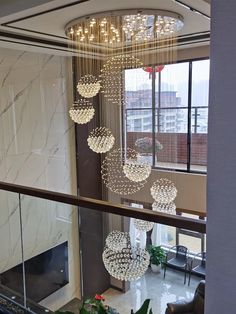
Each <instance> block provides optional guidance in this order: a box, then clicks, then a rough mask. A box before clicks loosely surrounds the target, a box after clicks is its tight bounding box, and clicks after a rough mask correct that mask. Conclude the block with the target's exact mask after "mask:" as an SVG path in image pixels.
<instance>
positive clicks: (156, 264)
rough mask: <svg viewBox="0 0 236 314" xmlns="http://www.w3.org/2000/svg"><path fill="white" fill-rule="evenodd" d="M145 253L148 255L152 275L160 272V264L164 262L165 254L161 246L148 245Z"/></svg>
mask: <svg viewBox="0 0 236 314" xmlns="http://www.w3.org/2000/svg"><path fill="white" fill-rule="evenodd" d="M147 251H148V253H149V254H150V263H151V269H152V271H153V272H154V273H158V272H160V270H161V267H162V264H163V263H164V262H165V259H166V253H165V251H164V250H163V248H162V247H161V246H155V245H149V246H148V247H147Z"/></svg>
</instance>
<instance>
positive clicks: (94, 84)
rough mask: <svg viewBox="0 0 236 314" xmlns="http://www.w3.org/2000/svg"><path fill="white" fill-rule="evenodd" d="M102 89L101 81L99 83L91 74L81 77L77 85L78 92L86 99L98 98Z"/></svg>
mask: <svg viewBox="0 0 236 314" xmlns="http://www.w3.org/2000/svg"><path fill="white" fill-rule="evenodd" d="M100 88H101V85H100V81H98V79H97V78H96V77H95V76H93V75H91V74H86V75H85V76H83V77H81V79H80V80H79V82H78V84H77V90H78V92H79V94H80V95H81V96H82V97H84V98H91V97H94V96H96V95H97V93H98V92H99V90H100Z"/></svg>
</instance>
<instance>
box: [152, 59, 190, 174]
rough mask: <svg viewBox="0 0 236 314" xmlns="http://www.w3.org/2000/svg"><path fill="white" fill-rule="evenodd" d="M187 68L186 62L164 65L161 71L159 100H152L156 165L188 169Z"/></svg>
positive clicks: (157, 84) (157, 85)
mask: <svg viewBox="0 0 236 314" xmlns="http://www.w3.org/2000/svg"><path fill="white" fill-rule="evenodd" d="M188 71H189V63H188V62H185V63H178V64H171V65H166V66H165V67H164V69H163V70H162V71H161V72H160V79H161V84H160V87H161V89H160V94H158V93H157V94H158V97H159V99H160V103H159V104H158V101H157V100H156V102H155V106H156V108H157V110H156V113H155V115H156V116H155V123H156V127H155V132H156V134H155V138H156V156H155V166H156V167H161V168H167V169H180V170H187V131H188V109H187V107H188ZM158 87H159V83H158V81H157V80H156V90H158Z"/></svg>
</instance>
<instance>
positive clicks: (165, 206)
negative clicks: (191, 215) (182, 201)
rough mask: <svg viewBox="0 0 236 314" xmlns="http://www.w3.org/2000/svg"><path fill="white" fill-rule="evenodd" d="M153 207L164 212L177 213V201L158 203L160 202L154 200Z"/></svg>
mask: <svg viewBox="0 0 236 314" xmlns="http://www.w3.org/2000/svg"><path fill="white" fill-rule="evenodd" d="M152 209H153V210H154V211H158V212H163V213H166V214H173V215H174V214H175V213H176V206H175V203H173V202H170V203H158V202H154V203H153V204H152Z"/></svg>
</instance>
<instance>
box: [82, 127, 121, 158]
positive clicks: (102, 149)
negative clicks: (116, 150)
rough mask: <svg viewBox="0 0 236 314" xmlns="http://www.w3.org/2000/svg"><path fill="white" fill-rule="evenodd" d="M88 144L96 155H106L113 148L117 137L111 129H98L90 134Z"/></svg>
mask: <svg viewBox="0 0 236 314" xmlns="http://www.w3.org/2000/svg"><path fill="white" fill-rule="evenodd" d="M87 142H88V146H89V147H90V148H91V150H92V151H94V152H95V153H106V152H108V151H109V150H110V149H111V148H112V147H113V145H114V143H115V137H114V136H113V134H112V133H111V131H110V130H109V129H107V128H105V127H98V128H96V129H94V130H92V132H90V134H89V137H88V139H87Z"/></svg>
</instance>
